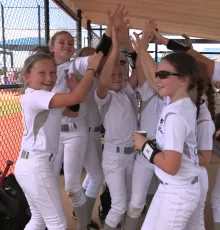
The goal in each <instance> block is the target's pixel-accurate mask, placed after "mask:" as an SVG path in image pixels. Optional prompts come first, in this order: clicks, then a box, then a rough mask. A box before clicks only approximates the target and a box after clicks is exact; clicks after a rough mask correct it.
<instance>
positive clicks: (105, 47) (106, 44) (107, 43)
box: [96, 34, 112, 56]
mask: <svg viewBox="0 0 220 230" xmlns="http://www.w3.org/2000/svg"><path fill="white" fill-rule="evenodd" d="M111 45H112V39H111V38H110V37H108V36H107V35H106V34H103V36H102V38H101V41H100V43H99V44H98V46H97V47H96V53H98V52H100V51H102V53H103V54H104V56H107V55H108V53H109V50H110V48H111Z"/></svg>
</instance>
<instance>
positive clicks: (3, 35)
mask: <svg viewBox="0 0 220 230" xmlns="http://www.w3.org/2000/svg"><path fill="white" fill-rule="evenodd" d="M1 14H2V42H3V72H4V84H6V83H7V77H6V46H5V43H6V42H5V18H4V7H3V5H2V4H1ZM0 83H1V82H0Z"/></svg>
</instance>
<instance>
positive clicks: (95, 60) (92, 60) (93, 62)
mask: <svg viewBox="0 0 220 230" xmlns="http://www.w3.org/2000/svg"><path fill="white" fill-rule="evenodd" d="M102 57H103V53H102V52H101V51H100V52H98V53H94V54H93V55H91V56H89V59H88V69H93V70H94V71H95V72H96V71H97V69H98V67H99V64H100V62H101V60H102Z"/></svg>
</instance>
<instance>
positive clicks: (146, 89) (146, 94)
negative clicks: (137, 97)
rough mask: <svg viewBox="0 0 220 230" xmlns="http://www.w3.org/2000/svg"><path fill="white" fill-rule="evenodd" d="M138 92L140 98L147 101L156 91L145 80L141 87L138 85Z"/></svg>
mask: <svg viewBox="0 0 220 230" xmlns="http://www.w3.org/2000/svg"><path fill="white" fill-rule="evenodd" d="M138 92H139V93H140V94H141V98H142V100H143V101H147V100H148V99H149V98H150V97H151V96H153V95H154V94H155V93H156V92H155V91H154V90H153V89H152V88H151V87H150V86H149V84H148V83H147V81H145V82H144V84H143V85H142V86H141V87H138Z"/></svg>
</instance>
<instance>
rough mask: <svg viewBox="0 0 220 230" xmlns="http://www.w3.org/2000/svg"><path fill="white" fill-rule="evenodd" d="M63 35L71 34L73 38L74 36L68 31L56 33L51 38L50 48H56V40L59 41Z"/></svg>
mask: <svg viewBox="0 0 220 230" xmlns="http://www.w3.org/2000/svg"><path fill="white" fill-rule="evenodd" d="M61 34H69V35H70V36H71V37H72V35H71V34H70V33H69V32H68V31H65V30H62V31H58V32H56V33H55V34H54V35H53V36H52V37H51V38H50V41H49V47H52V46H54V43H55V40H56V39H57V37H58V36H59V35H61ZM73 40H74V38H73Z"/></svg>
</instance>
